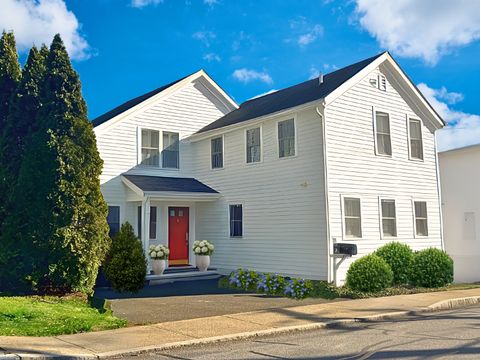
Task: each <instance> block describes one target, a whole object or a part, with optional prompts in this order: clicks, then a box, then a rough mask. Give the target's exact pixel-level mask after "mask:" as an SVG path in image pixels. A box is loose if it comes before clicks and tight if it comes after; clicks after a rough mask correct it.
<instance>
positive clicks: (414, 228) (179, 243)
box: [93, 53, 443, 283]
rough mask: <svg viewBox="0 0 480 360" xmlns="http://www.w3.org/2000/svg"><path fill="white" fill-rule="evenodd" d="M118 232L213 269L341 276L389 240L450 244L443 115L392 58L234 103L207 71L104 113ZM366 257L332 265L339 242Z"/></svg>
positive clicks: (105, 185)
mask: <svg viewBox="0 0 480 360" xmlns="http://www.w3.org/2000/svg"><path fill="white" fill-rule="evenodd" d="M93 122H94V125H95V132H96V136H97V142H98V148H99V151H100V155H101V157H102V158H103V160H104V162H105V164H104V171H103V174H102V177H101V182H102V192H103V194H104V196H105V199H106V201H107V203H108V204H109V208H110V215H109V223H110V225H111V229H112V232H115V231H116V230H117V229H118V227H119V224H120V223H122V222H124V221H129V222H130V223H132V224H133V225H134V227H135V229H136V231H137V233H138V234H139V236H140V237H141V239H142V241H143V243H144V246H145V248H147V247H148V245H149V244H157V243H163V244H166V245H169V247H170V250H171V258H170V261H169V262H170V264H171V265H186V264H192V265H194V264H195V263H194V256H193V253H192V251H191V244H192V242H193V241H195V240H196V239H207V240H210V241H212V242H213V243H214V244H215V246H216V252H215V254H214V255H213V258H212V265H213V266H214V267H216V268H217V269H219V271H221V272H223V273H227V272H229V271H231V270H234V269H236V268H239V267H246V268H250V269H255V270H258V271H264V272H276V273H280V274H284V275H289V276H302V277H306V278H311V279H324V280H328V281H335V282H336V283H341V282H343V280H344V278H345V273H346V270H347V269H348V266H349V264H350V263H351V261H353V260H355V259H356V258H358V257H359V256H362V255H365V254H367V253H370V252H371V251H373V250H375V249H376V248H378V247H379V246H381V245H383V244H385V243H387V242H389V241H392V240H397V241H402V242H405V243H408V244H410V245H411V246H412V247H413V248H414V249H415V250H419V249H423V248H426V247H438V248H442V232H441V216H440V206H439V188H438V179H437V163H436V148H435V131H436V130H437V129H439V128H441V127H442V126H443V121H442V119H441V118H440V117H439V116H438V114H437V113H436V112H435V111H434V110H433V108H432V107H431V106H430V105H429V104H428V102H427V101H426V100H425V98H424V97H423V96H422V95H421V94H420V92H419V91H418V89H417V88H416V87H415V86H414V85H413V84H412V82H411V81H410V80H409V78H408V77H407V76H406V75H405V73H404V72H403V71H402V70H401V69H400V68H399V66H398V64H397V63H396V62H395V61H394V60H393V58H392V57H391V56H390V55H389V54H388V53H383V54H380V55H377V56H375V57H372V58H369V59H366V60H363V61H361V62H359V63H356V64H353V65H350V66H347V67H345V68H342V69H339V70H337V71H335V72H332V73H330V74H327V75H325V76H322V77H321V78H319V79H313V80H309V81H306V82H304V83H301V84H298V85H294V86H292V87H289V88H286V89H283V90H279V91H277V92H275V93H272V94H268V95H265V96H262V97H259V98H255V99H252V100H249V101H246V102H245V103H243V104H241V105H240V106H238V105H237V104H235V102H234V101H233V100H232V99H231V98H230V97H229V96H228V95H227V94H226V93H225V92H224V91H223V90H222V89H221V88H220V87H219V86H218V85H217V84H215V82H213V80H212V79H211V78H210V77H209V76H208V75H207V74H206V73H205V72H204V71H203V70H201V71H199V72H197V73H195V74H192V75H190V76H187V77H186V78H183V79H180V80H178V81H176V82H174V83H172V84H169V85H167V86H164V87H162V88H159V89H157V90H155V91H153V92H151V93H148V94H145V95H143V96H141V97H138V98H136V99H133V100H131V101H129V102H127V103H125V104H123V105H120V106H119V107H118V108H116V109H114V110H112V111H110V112H108V113H107V114H105V115H102V116H101V117H99V118H97V119H95V120H94V121H93ZM335 242H339V243H350V244H355V245H357V247H358V255H357V256H354V257H353V258H351V259H347V260H346V261H343V262H342V263H341V264H340V265H337V266H335V264H334V263H336V262H337V260H334V259H335V258H334V257H333V256H332V255H333V244H334V243H335Z"/></svg>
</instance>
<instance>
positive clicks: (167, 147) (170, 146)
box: [162, 131, 180, 169]
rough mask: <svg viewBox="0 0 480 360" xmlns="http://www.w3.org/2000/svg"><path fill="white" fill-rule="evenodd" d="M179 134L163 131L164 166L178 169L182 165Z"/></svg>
mask: <svg viewBox="0 0 480 360" xmlns="http://www.w3.org/2000/svg"><path fill="white" fill-rule="evenodd" d="M179 145H180V143H179V135H178V133H173V132H167V131H164V132H163V150H162V167H163V168H167V169H178V168H179V166H180V164H179V163H180V147H179Z"/></svg>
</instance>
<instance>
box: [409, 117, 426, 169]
mask: <svg viewBox="0 0 480 360" xmlns="http://www.w3.org/2000/svg"><path fill="white" fill-rule="evenodd" d="M408 131H409V137H410V157H411V158H412V159H418V160H423V141H422V123H421V122H420V120H416V119H409V120H408Z"/></svg>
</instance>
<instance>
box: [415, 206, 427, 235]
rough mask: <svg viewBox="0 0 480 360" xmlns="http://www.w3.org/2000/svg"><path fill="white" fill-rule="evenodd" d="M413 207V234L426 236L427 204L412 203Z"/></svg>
mask: <svg viewBox="0 0 480 360" xmlns="http://www.w3.org/2000/svg"><path fill="white" fill-rule="evenodd" d="M414 207H415V209H414V210H415V234H416V235H417V236H428V216H427V203H426V202H425V201H414Z"/></svg>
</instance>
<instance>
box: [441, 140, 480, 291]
mask: <svg viewBox="0 0 480 360" xmlns="http://www.w3.org/2000/svg"><path fill="white" fill-rule="evenodd" d="M439 164H440V165H439V166H440V183H441V188H442V207H443V224H444V231H443V234H444V238H445V250H446V251H447V252H448V253H449V254H450V256H452V258H453V260H454V278H455V282H478V281H480V144H478V145H473V146H468V147H464V148H460V149H454V150H449V151H444V152H441V153H439Z"/></svg>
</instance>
